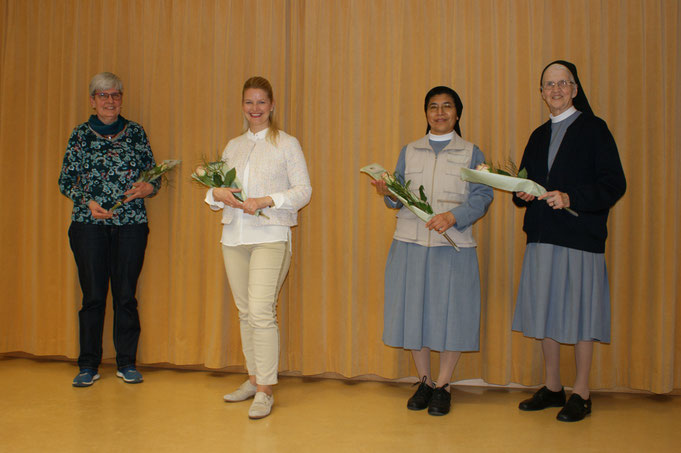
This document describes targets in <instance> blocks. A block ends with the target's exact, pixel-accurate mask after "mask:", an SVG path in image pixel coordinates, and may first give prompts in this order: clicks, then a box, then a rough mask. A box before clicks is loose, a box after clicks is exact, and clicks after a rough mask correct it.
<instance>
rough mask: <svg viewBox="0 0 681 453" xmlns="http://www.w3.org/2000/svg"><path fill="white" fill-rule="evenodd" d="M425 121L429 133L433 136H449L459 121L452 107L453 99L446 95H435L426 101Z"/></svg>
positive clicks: (454, 108)
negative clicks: (428, 127) (428, 126)
mask: <svg viewBox="0 0 681 453" xmlns="http://www.w3.org/2000/svg"><path fill="white" fill-rule="evenodd" d="M426 119H427V120H428V124H429V125H430V132H431V133H432V134H434V135H444V134H449V133H450V132H452V131H453V130H454V125H455V124H456V121H457V120H458V119H459V117H458V115H457V114H456V107H455V106H454V99H452V97H451V96H450V95H448V94H436V95H435V96H433V97H432V98H430V99H429V100H428V105H427V107H426Z"/></svg>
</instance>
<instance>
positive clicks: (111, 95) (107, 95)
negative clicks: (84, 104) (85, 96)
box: [94, 91, 123, 101]
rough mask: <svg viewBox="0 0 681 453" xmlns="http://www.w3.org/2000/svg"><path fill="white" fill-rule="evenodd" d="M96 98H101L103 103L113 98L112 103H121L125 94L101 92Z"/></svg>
mask: <svg viewBox="0 0 681 453" xmlns="http://www.w3.org/2000/svg"><path fill="white" fill-rule="evenodd" d="M94 97H96V98H99V99H101V100H102V101H106V100H107V99H109V98H111V100H112V101H120V100H121V98H123V93H121V92H120V91H116V92H115V93H104V92H103V91H100V92H99V93H95V95H94Z"/></svg>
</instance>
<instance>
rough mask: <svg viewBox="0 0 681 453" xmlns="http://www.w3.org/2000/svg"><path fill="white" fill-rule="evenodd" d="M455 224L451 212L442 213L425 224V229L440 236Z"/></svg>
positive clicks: (454, 218)
mask: <svg viewBox="0 0 681 453" xmlns="http://www.w3.org/2000/svg"><path fill="white" fill-rule="evenodd" d="M455 223H456V217H454V214H452V213H451V212H449V211H447V212H443V213H442V214H438V215H436V216H435V217H433V218H432V219H430V220H429V221H428V223H426V228H428V229H429V230H435V231H437V232H438V233H440V234H442V233H444V232H445V231H447V230H448V229H450V228H451V227H453V226H454V224H455Z"/></svg>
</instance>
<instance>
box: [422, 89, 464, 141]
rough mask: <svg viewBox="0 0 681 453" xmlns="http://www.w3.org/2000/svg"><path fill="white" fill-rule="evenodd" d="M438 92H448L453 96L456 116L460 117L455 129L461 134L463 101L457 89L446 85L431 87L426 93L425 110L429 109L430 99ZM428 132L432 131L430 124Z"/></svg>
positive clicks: (447, 93)
mask: <svg viewBox="0 0 681 453" xmlns="http://www.w3.org/2000/svg"><path fill="white" fill-rule="evenodd" d="M438 94H446V95H448V96H449V97H451V98H452V100H453V101H454V107H456V116H457V117H458V118H457V120H456V123H455V124H454V130H455V131H456V133H457V134H459V136H461V128H460V127H459V121H460V120H461V112H462V111H463V103H462V102H461V98H460V97H459V95H458V94H456V91H454V90H452V89H451V88H449V87H446V86H439V87H435V88H431V89H430V91H429V92H428V93H427V94H426V101H425V102H424V103H423V111H424V112H427V111H428V103H429V102H430V99H431V98H432V97H433V96H437V95H438ZM428 132H430V124H429V125H428V127H427V128H426V134H427V133H428Z"/></svg>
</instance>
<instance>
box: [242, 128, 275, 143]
mask: <svg viewBox="0 0 681 453" xmlns="http://www.w3.org/2000/svg"><path fill="white" fill-rule="evenodd" d="M268 130H270V128H269V127H268V128H265V129H263V130H261V131H260V132H256V133H253V132H251V130H250V129H249V130H248V132H246V136H247V137H248V138H249V139H250V140H253V141H256V140H264V139H265V137H266V136H267V131H268Z"/></svg>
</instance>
